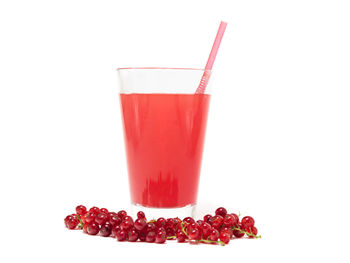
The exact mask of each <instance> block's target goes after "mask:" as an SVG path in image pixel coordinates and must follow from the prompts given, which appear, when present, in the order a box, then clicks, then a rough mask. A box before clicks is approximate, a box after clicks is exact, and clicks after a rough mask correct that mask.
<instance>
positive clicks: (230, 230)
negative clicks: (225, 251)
mask: <svg viewBox="0 0 350 263" xmlns="http://www.w3.org/2000/svg"><path fill="white" fill-rule="evenodd" d="M222 232H226V233H228V234H229V236H230V238H231V237H232V235H233V230H232V228H231V227H222V228H221V229H220V234H221V233H222Z"/></svg>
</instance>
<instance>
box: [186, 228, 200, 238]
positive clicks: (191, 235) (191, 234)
mask: <svg viewBox="0 0 350 263" xmlns="http://www.w3.org/2000/svg"><path fill="white" fill-rule="evenodd" d="M188 237H189V239H192V240H197V239H199V237H200V236H199V230H198V228H193V229H190V230H189V231H188Z"/></svg>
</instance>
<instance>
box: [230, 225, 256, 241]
mask: <svg viewBox="0 0 350 263" xmlns="http://www.w3.org/2000/svg"><path fill="white" fill-rule="evenodd" d="M232 230H237V231H239V232H240V233H242V234H246V235H247V236H249V237H254V238H261V235H258V236H257V235H254V234H253V233H250V232H247V231H245V230H242V229H240V228H239V227H234V226H233V227H232Z"/></svg>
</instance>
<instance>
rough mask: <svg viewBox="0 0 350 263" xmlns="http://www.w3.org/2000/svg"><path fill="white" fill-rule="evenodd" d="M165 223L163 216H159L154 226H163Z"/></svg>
mask: <svg viewBox="0 0 350 263" xmlns="http://www.w3.org/2000/svg"><path fill="white" fill-rule="evenodd" d="M165 225H166V219H165V218H163V217H160V218H158V219H157V222H156V226H157V227H158V228H159V227H165Z"/></svg>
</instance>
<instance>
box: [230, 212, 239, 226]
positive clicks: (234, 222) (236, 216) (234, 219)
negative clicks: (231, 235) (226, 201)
mask: <svg viewBox="0 0 350 263" xmlns="http://www.w3.org/2000/svg"><path fill="white" fill-rule="evenodd" d="M231 215H232V216H233V226H237V225H238V223H239V217H238V215H236V214H234V213H232V214H231Z"/></svg>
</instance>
